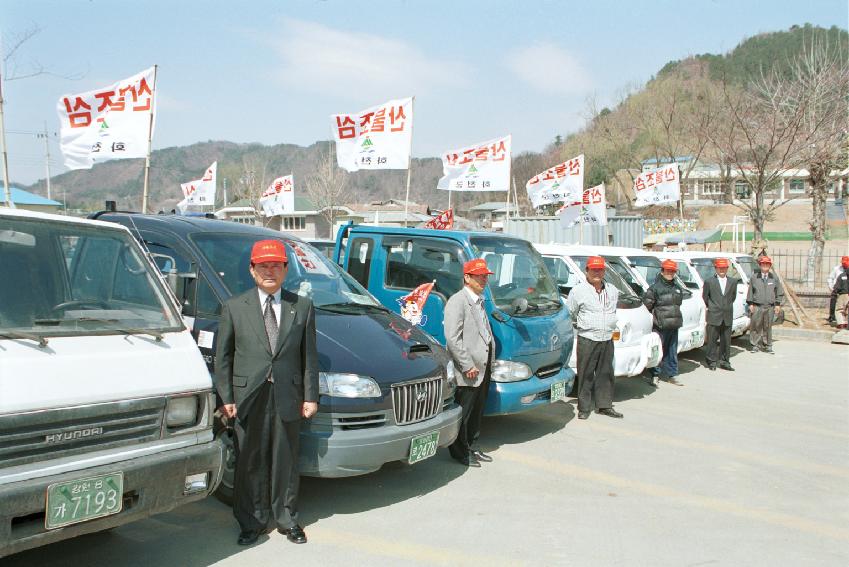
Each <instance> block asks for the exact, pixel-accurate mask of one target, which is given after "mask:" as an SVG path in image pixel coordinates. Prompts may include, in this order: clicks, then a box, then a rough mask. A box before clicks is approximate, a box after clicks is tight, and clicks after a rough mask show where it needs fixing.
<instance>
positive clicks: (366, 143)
mask: <svg viewBox="0 0 849 567" xmlns="http://www.w3.org/2000/svg"><path fill="white" fill-rule="evenodd" d="M330 119H331V121H332V123H333V139H334V140H336V163H338V164H339V167H341V168H342V169H345V170H347V171H358V170H360V169H407V168H408V167H409V166H410V148H411V147H412V143H413V99H412V97H410V98H402V99H396V100H390V101H389V102H386V103H384V104H382V105H379V106H372V107H371V108H367V109H365V110H363V111H361V112H359V113H358V114H333V115H331V116H330Z"/></svg>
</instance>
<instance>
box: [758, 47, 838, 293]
mask: <svg viewBox="0 0 849 567" xmlns="http://www.w3.org/2000/svg"><path fill="white" fill-rule="evenodd" d="M841 43H843V42H840V41H839V40H838V45H830V44H829V43H828V36H821V37H820V38H817V37H812V38H811V40H810V43H809V44H808V45H806V46H805V48H804V49H803V51H802V52H801V53H800V54H799V55H798V56H796V57H795V58H794V59H793V60H792V61H791V62H790V63H791V64H790V71H789V73H787V72H785V73H783V74H779V73H777V72H774V73H770V74H769V75H766V76H764V77H761V79H760V80H759V81H758V82H757V87H758V88H759V89H760V91H761V92H762V96H764V98H767V99H768V100H769V101H770V102H771V103H772V108H773V111H774V112H776V113H780V114H781V115H783V116H785V117H786V118H785V120H792V119H793V117H794V116H796V115H798V116H800V117H801V128H800V130H801V131H800V134H801V136H800V137H801V138H802V139H804V140H805V142H806V143H805V144H804V145H803V146H802V147H801V148H800V154H801V162H802V163H803V164H804V165H805V167H806V169H807V170H808V180H809V182H810V185H811V189H810V192H811V203H812V207H813V211H812V213H813V214H812V218H811V221H810V230H811V236H812V239H811V246H810V248H809V250H808V261H807V272H806V284H807V287H809V288H813V287H814V286H815V285H816V282H817V281H820V280H821V277H820V276H821V275H822V271H823V265H822V253H823V249H824V247H825V232H826V227H827V222H826V203H827V199H828V185H829V180H830V176H831V172H832V171H833V170H835V169H842V168H843V164H845V163H846V157H847V122H846V120H847V116H849V99H847V97H849V62H848V61H847V51H846V49H847V46H846V45H845V44H843V45H841Z"/></svg>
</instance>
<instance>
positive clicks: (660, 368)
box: [651, 329, 678, 378]
mask: <svg viewBox="0 0 849 567" xmlns="http://www.w3.org/2000/svg"><path fill="white" fill-rule="evenodd" d="M655 332H656V333H657V334H658V335H660V344H661V346H662V347H663V358H662V359H660V364H658V365H657V366H655V367H654V368H652V369H651V373H652V375H654V376H660V375H663V376H665V377H667V378H674V377H676V376H678V329H667V330H665V331H661V330H659V329H656V330H655Z"/></svg>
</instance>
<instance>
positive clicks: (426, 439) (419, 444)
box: [408, 431, 439, 465]
mask: <svg viewBox="0 0 849 567" xmlns="http://www.w3.org/2000/svg"><path fill="white" fill-rule="evenodd" d="M438 445H439V431H433V432H431V433H425V434H424V435H419V436H418V437H413V439H412V440H411V441H410V457H409V459H408V461H409V463H410V464H411V465H412V464H414V463H418V462H419V461H423V460H425V459H427V458H429V457H432V456H434V455H435V454H436V448H437V446H438Z"/></svg>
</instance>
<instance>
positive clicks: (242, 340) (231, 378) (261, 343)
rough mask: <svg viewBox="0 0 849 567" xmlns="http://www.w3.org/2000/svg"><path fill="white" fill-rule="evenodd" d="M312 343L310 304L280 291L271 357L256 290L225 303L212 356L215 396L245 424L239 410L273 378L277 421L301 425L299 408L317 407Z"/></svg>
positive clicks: (315, 357)
mask: <svg viewBox="0 0 849 567" xmlns="http://www.w3.org/2000/svg"><path fill="white" fill-rule="evenodd" d="M315 342H316V339H315V310H314V308H313V305H312V302H311V301H310V300H309V299H307V298H305V297H301V296H299V295H296V294H294V293H292V292H290V291H286V290H284V289H281V290H280V330H279V333H278V337H277V345H276V346H275V347H274V349H273V351H272V348H271V346H270V345H269V344H268V334H267V333H266V332H265V320H264V318H263V312H262V307H261V306H260V302H259V293H258V291H257V289H256V288H252V289H250V290H248V291H246V292H245V293H243V294H241V295H237V296H236V297H233V298H231V299H229V300H228V301H227V302H225V303H224V307H223V309H222V312H221V321H220V322H219V324H218V345H217V348H216V353H215V387H216V389H217V390H218V395H219V396H221V400H222V401H223V402H224V403H225V404H232V403H235V404H236V410H237V411H238V412H239V413H238V416H239V417H240V418H243V417H245V415H243V411H241V410H240V404H243V403H245V402H246V401H247V400H250V399H251V398H252V395H253V393H254V392H256V390H257V388H259V387H260V386H261V385H262V384H263V383H264V382H265V381H266V380H267V379H268V377H269V375H271V376H273V377H274V399H275V402H276V405H277V413H278V414H279V415H280V418H281V419H282V420H283V421H296V420H299V419H301V408H302V404H303V402H304V401H308V402H315V401H318V353H317V352H316V346H315ZM248 405H249V404H248ZM244 409H248V408H247V407H245V408H244ZM244 413H247V412H244Z"/></svg>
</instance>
